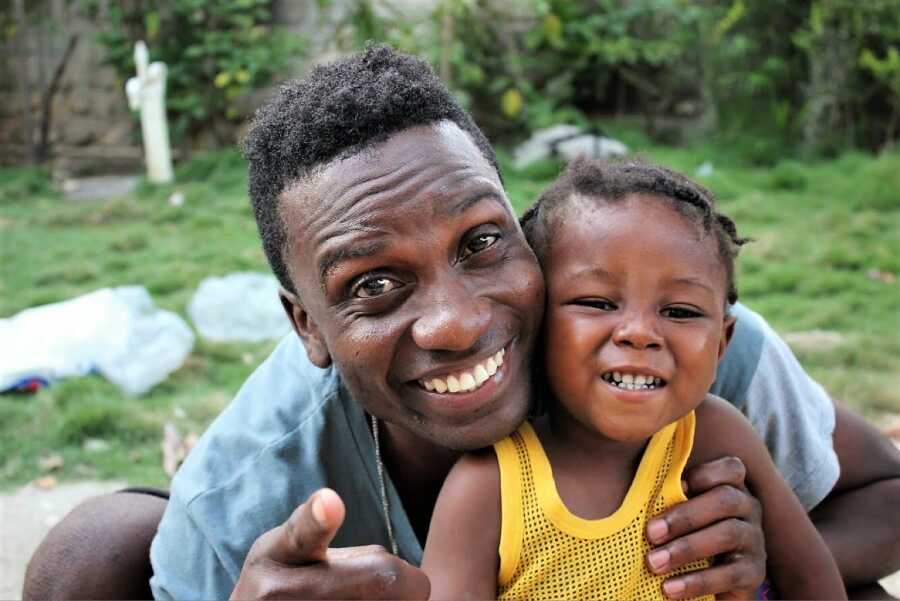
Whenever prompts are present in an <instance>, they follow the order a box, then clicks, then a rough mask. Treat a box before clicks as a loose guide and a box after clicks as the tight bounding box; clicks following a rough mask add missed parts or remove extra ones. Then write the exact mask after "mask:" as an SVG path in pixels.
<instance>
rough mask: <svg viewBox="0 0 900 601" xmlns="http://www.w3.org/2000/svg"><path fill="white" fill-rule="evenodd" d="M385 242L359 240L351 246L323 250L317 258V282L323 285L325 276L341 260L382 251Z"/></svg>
mask: <svg viewBox="0 0 900 601" xmlns="http://www.w3.org/2000/svg"><path fill="white" fill-rule="evenodd" d="M384 247H385V243H384V242H383V241H381V240H373V241H371V242H361V243H358V244H354V245H353V246H351V247H344V248H336V249H334V250H329V251H325V252H324V253H322V256H321V257H320V258H319V283H320V284H321V285H322V287H323V288H324V287H325V278H327V277H328V274H329V273H330V272H331V271H332V270H334V268H335V267H337V265H338V264H339V263H341V262H343V261H348V260H350V259H358V258H361V257H368V256H371V255H374V254H375V253H378V252H380V251H382V250H383V249H384Z"/></svg>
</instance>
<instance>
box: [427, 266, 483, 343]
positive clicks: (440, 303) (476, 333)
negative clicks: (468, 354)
mask: <svg viewBox="0 0 900 601" xmlns="http://www.w3.org/2000/svg"><path fill="white" fill-rule="evenodd" d="M490 323H491V306H490V301H488V300H487V299H485V298H481V297H479V296H475V295H473V294H471V292H469V290H468V289H467V288H466V287H465V286H463V285H461V284H459V283H449V284H448V283H445V284H443V285H441V286H440V287H439V288H434V289H433V290H432V291H431V294H428V295H426V297H425V298H423V301H422V313H421V316H420V317H419V318H418V319H416V321H415V323H413V326H412V337H413V340H414V341H415V343H416V345H418V346H419V348H422V349H425V350H430V351H464V350H467V349H470V348H472V346H473V345H475V343H476V342H477V341H478V339H479V338H481V336H482V335H484V333H485V332H486V331H487V329H488V327H489V326H490Z"/></svg>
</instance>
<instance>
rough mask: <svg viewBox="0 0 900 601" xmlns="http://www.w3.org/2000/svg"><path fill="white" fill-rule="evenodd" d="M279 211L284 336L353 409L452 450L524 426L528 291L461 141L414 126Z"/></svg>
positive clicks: (498, 189) (509, 215)
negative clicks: (325, 371) (299, 344)
mask: <svg viewBox="0 0 900 601" xmlns="http://www.w3.org/2000/svg"><path fill="white" fill-rule="evenodd" d="M281 213H282V216H283V219H284V221H285V226H286V230H287V234H288V250H287V252H286V253H285V255H286V256H285V260H286V262H287V265H288V268H289V270H290V273H291V277H292V280H293V282H294V284H295V286H296V288H297V291H298V297H297V298H296V299H294V300H293V301H291V302H289V309H290V313H291V317H292V320H293V321H294V325H295V328H296V329H297V331H298V333H299V334H300V336H301V338H302V339H303V340H304V344H305V346H306V348H307V352H308V354H309V356H310V359H311V360H312V361H313V362H315V363H317V364H319V365H327V363H328V361H329V360H331V361H334V363H335V364H336V365H337V367H338V368H339V370H340V372H341V374H342V376H343V378H344V381H345V384H346V386H347V388H348V389H349V391H350V392H351V393H352V394H353V396H354V398H355V399H356V400H357V401H359V402H360V403H361V404H362V405H363V407H364V408H365V409H366V410H367V411H369V412H370V413H372V414H373V415H375V416H377V417H379V418H380V419H382V420H384V421H386V422H388V423H391V424H393V425H395V426H400V427H402V428H403V429H405V430H407V431H409V432H411V433H413V434H415V435H418V436H420V437H422V438H425V439H427V440H429V441H432V442H434V443H437V444H439V445H441V446H444V447H448V448H453V449H460V450H462V449H472V448H477V447H481V446H485V445H488V444H490V443H493V442H495V441H496V440H498V439H500V438H502V437H503V436H505V435H506V434H508V433H509V432H510V431H511V430H512V429H513V428H515V427H516V426H517V425H518V424H519V422H521V421H522V419H524V417H525V414H526V412H527V406H528V401H529V392H530V374H529V371H530V370H529V360H530V356H531V351H532V347H533V346H534V339H535V336H536V334H537V332H538V328H539V325H540V315H541V312H542V309H543V293H544V287H543V279H542V276H541V272H540V268H539V266H538V263H537V261H536V259H535V257H534V255H533V253H532V252H531V249H530V248H529V247H528V245H527V243H526V242H525V239H524V237H523V235H522V232H521V230H520V229H519V226H518V222H517V220H516V218H515V216H514V214H513V211H512V209H511V207H510V204H509V201H508V200H507V198H506V195H505V193H504V191H503V187H502V186H501V184H500V181H499V179H498V177H497V174H496V172H495V170H494V169H493V167H491V165H490V164H489V163H488V161H487V160H486V159H485V158H484V157H483V156H482V154H481V152H480V151H479V150H478V148H477V147H476V146H475V144H474V143H473V142H472V140H471V139H470V138H469V136H468V135H467V134H466V133H465V132H463V131H462V130H461V129H460V128H459V127H457V126H456V125H455V124H452V123H449V122H443V123H440V124H434V125H430V126H421V127H415V128H411V129H408V130H405V131H403V132H400V133H398V134H396V135H394V136H393V137H391V138H390V139H388V140H387V141H386V142H384V143H382V144H379V145H377V146H375V147H373V148H371V149H369V150H366V151H363V152H362V153H360V154H357V155H355V156H352V157H349V158H347V159H344V160H337V161H333V162H332V163H329V164H328V165H326V166H325V167H324V168H323V169H322V170H321V171H320V172H319V173H318V174H316V175H315V176H313V177H312V178H311V179H310V180H307V181H304V182H300V183H298V184H297V185H295V186H293V187H291V188H288V189H287V190H285V192H284V193H283V194H282V197H281Z"/></svg>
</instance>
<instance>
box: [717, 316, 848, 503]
mask: <svg viewBox="0 0 900 601" xmlns="http://www.w3.org/2000/svg"><path fill="white" fill-rule="evenodd" d="M733 312H734V313H735V315H736V316H737V318H738V325H737V327H736V329H735V333H734V336H733V337H732V340H731V344H730V345H729V348H728V351H727V352H726V354H725V357H724V358H723V360H722V362H721V364H720V366H719V370H718V373H717V375H716V382H715V383H714V384H713V387H712V390H711V391H712V392H713V393H714V394H717V395H719V396H721V397H723V398H725V399H727V400H728V401H729V402H731V403H732V404H733V405H735V406H736V407H737V408H738V409H740V410H741V411H742V412H743V413H744V415H746V416H747V418H748V419H749V420H750V422H751V423H752V424H753V427H754V429H755V430H756V431H757V432H758V433H759V435H760V436H761V437H762V438H763V440H764V441H765V443H766V446H767V447H768V449H769V453H770V454H771V455H772V459H773V460H774V462H775V465H776V466H777V467H778V470H779V471H780V472H781V474H782V475H783V476H784V478H785V480H786V481H787V482H788V484H790V486H791V488H793V490H794V492H795V493H796V494H797V497H798V498H799V499H800V502H801V503H802V504H803V506H804V507H805V508H806V509H807V511H808V510H810V509H812V508H813V507H815V506H816V505H818V504H819V502H821V501H822V499H824V498H825V497H826V496H827V495H828V493H829V492H830V491H831V489H832V488H833V487H834V484H835V482H837V479H838V475H839V474H840V467H839V465H838V460H837V455H836V454H835V452H834V448H833V445H832V434H833V433H834V424H835V413H834V403H833V402H832V400H831V398H830V397H829V396H828V393H827V392H825V390H824V389H823V388H822V386H820V385H819V384H818V383H817V382H816V381H815V380H813V379H812V378H810V377H809V375H808V374H807V373H806V372H805V371H804V370H803V367H801V366H800V363H799V362H798V361H797V358H796V357H794V354H793V353H792V352H791V350H790V348H788V346H787V344H785V342H784V341H783V340H782V339H781V338H780V337H779V336H778V334H776V333H775V331H774V330H772V328H771V327H770V326H769V325H768V324H767V323H766V322H765V320H764V319H763V318H762V317H760V316H759V315H758V314H756V313H754V312H753V311H750V310H749V309H747V308H746V307H743V306H741V305H736V306H735V307H734V308H733Z"/></svg>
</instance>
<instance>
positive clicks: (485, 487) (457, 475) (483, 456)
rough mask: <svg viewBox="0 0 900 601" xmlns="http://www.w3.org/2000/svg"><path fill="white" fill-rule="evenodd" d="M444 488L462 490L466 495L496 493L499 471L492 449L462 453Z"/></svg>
mask: <svg viewBox="0 0 900 601" xmlns="http://www.w3.org/2000/svg"><path fill="white" fill-rule="evenodd" d="M444 488H445V489H455V490H464V491H465V492H466V494H468V495H473V494H474V495H481V494H490V493H493V492H495V491H498V490H499V488H500V469H499V466H498V463H497V455H496V453H495V452H494V449H493V447H487V448H484V449H479V450H476V451H467V452H465V453H463V454H462V456H461V457H460V458H459V460H457V462H456V464H454V466H453V469H451V470H450V474H448V476H447V479H446V480H445V482H444Z"/></svg>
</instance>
